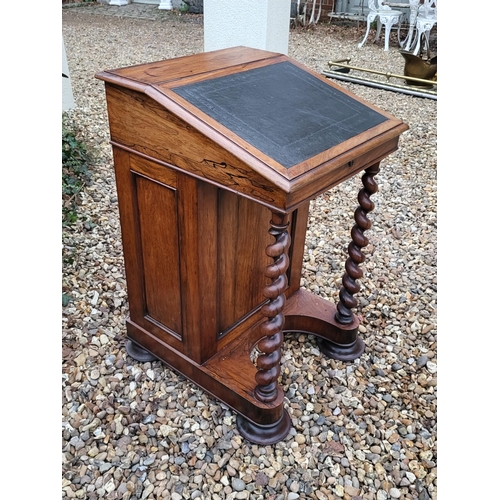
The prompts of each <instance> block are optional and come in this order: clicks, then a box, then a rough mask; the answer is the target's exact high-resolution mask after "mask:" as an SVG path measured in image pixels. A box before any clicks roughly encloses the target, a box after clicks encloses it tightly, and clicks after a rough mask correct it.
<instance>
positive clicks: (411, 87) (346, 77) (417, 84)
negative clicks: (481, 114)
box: [322, 58, 437, 99]
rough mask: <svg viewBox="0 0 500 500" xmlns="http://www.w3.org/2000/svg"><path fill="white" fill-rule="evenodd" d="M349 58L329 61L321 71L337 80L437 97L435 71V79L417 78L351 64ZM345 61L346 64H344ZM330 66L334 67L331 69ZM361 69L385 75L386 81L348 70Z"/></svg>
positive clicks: (419, 95)
mask: <svg viewBox="0 0 500 500" xmlns="http://www.w3.org/2000/svg"><path fill="white" fill-rule="evenodd" d="M350 61H351V59H350V58H345V59H339V60H337V61H329V62H328V66H329V68H330V69H329V70H328V71H327V70H325V71H323V72H322V74H323V75H324V76H326V77H327V78H335V79H337V80H343V81H347V82H352V83H359V84H361V85H366V86H368V87H374V88H379V89H384V90H392V91H394V92H400V93H403V94H409V95H414V96H417V97H427V98H429V99H437V77H436V75H437V73H435V74H434V77H435V78H436V79H435V80H428V79H425V78H419V77H416V76H410V75H398V74H394V73H389V72H386V71H377V70H374V69H368V68H359V67H356V66H351V65H350V64H349V63H350ZM345 63H347V64H345ZM332 66H334V67H335V69H332ZM351 70H353V71H361V72H363V73H372V74H375V75H382V76H385V77H386V80H387V81H386V82H384V81H381V80H374V79H370V78H365V77H362V76H354V75H350V74H349V73H350V71H351ZM391 78H396V79H400V80H404V82H403V83H401V84H398V83H392V82H389V80H390V79H391Z"/></svg>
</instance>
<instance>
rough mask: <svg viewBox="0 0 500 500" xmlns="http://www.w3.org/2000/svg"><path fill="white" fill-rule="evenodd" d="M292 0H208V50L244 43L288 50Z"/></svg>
mask: <svg viewBox="0 0 500 500" xmlns="http://www.w3.org/2000/svg"><path fill="white" fill-rule="evenodd" d="M290 6H291V0H240V1H235V0H204V2H203V13H204V20H203V22H204V42H205V46H204V49H205V52H208V51H211V50H217V49H225V48H229V47H235V46H238V45H244V46H247V47H253V48H256V49H263V50H269V51H271V52H280V53H282V54H288V35H289V31H290Z"/></svg>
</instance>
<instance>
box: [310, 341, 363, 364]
mask: <svg viewBox="0 0 500 500" xmlns="http://www.w3.org/2000/svg"><path fill="white" fill-rule="evenodd" d="M317 344H318V347H319V349H320V351H321V352H322V353H323V354H324V355H325V356H328V357H329V358H332V359H337V360H339V361H354V360H355V359H358V358H359V357H360V356H361V354H363V353H364V352H365V343H364V342H363V341H362V340H361V339H360V338H359V337H358V338H357V339H356V340H355V341H354V342H353V343H352V344H347V345H345V344H344V345H343V344H335V343H334V342H330V341H329V340H325V339H321V338H318V339H317Z"/></svg>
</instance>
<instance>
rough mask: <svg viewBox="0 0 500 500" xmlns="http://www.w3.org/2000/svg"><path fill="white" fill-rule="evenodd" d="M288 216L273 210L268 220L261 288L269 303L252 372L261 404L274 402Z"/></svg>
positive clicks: (288, 243)
mask: <svg viewBox="0 0 500 500" xmlns="http://www.w3.org/2000/svg"><path fill="white" fill-rule="evenodd" d="M288 224H289V222H288V216H287V215H285V214H279V213H273V215H272V219H271V221H270V225H271V228H270V229H269V234H271V235H272V236H273V237H274V238H275V240H276V241H275V242H274V243H271V244H270V245H268V247H267V248H266V255H268V256H269V257H271V258H272V259H273V263H272V264H270V265H269V266H267V267H266V270H265V275H266V277H267V278H269V279H270V280H271V283H270V284H269V285H267V286H266V287H265V288H264V296H265V297H266V298H267V299H269V302H267V303H266V304H264V305H263V306H262V308H261V314H262V315H263V316H265V317H266V318H267V320H266V321H265V322H264V323H262V325H261V327H260V331H261V333H262V335H263V337H264V338H262V339H261V340H260V342H259V343H258V344H257V347H258V349H259V351H260V352H261V354H260V355H259V357H258V358H257V369H258V371H257V373H256V374H255V381H256V382H257V386H256V387H255V397H256V398H257V399H258V400H259V401H262V402H264V403H269V402H271V401H274V400H275V399H276V397H277V395H278V377H279V374H280V359H281V345H282V344H283V326H284V324H285V317H284V315H283V309H284V307H285V293H284V292H285V290H286V287H287V285H288V279H287V276H286V274H285V273H286V271H287V269H288V264H289V260H288V254H287V250H288V247H289V246H290V236H289V234H288V230H287V229H288Z"/></svg>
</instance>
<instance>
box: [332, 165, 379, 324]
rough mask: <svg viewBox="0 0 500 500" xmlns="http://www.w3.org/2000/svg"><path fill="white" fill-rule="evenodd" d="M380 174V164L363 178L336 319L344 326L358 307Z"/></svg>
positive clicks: (367, 171)
mask: <svg viewBox="0 0 500 500" xmlns="http://www.w3.org/2000/svg"><path fill="white" fill-rule="evenodd" d="M378 172H379V164H378V163H377V164H376V165H373V166H372V167H369V168H367V169H366V170H365V174H364V175H363V177H362V178H361V181H362V183H363V188H362V189H361V190H360V191H359V193H358V202H359V207H358V208H357V209H356V211H355V212H354V220H355V222H356V224H355V225H354V226H353V228H352V230H351V237H352V241H351V243H350V244H349V247H348V252H349V258H348V259H347V261H346V263H345V270H346V272H345V273H344V276H343V277H342V285H343V286H342V288H341V289H340V295H339V299H340V300H339V303H338V305H337V314H336V315H335V319H336V320H337V321H338V322H339V323H340V324H342V325H349V324H351V323H352V321H353V315H352V311H351V309H352V308H354V307H356V306H357V305H358V301H357V299H356V298H355V297H354V294H355V293H357V292H359V290H360V286H359V284H358V283H357V282H356V280H357V279H360V278H361V277H362V276H363V271H362V269H361V268H360V267H359V264H361V263H362V262H364V260H365V254H364V253H363V252H362V251H361V249H362V248H363V247H365V246H366V245H368V243H369V242H368V238H366V236H365V235H364V234H363V233H364V232H365V231H366V230H367V229H370V227H371V225H372V223H371V222H370V220H369V219H368V216H367V214H368V213H369V212H371V211H372V210H373V209H374V208H375V204H374V203H373V202H372V201H371V200H370V196H371V195H372V194H374V193H376V192H377V191H378V186H377V183H376V182H375V179H374V177H375V175H377V173H378Z"/></svg>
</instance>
